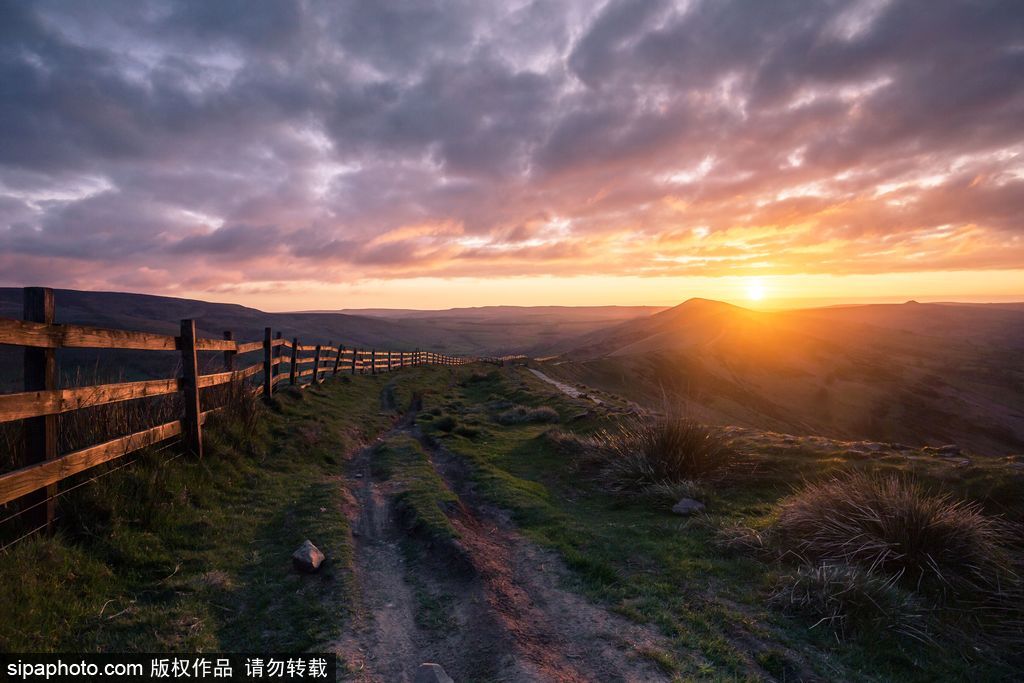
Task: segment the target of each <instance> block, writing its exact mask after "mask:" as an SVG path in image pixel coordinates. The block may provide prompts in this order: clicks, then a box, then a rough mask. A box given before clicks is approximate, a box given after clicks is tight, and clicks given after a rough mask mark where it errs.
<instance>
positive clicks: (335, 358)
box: [331, 345, 345, 375]
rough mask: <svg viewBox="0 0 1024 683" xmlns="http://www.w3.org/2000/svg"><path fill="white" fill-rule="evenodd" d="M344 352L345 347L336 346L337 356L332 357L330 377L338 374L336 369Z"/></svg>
mask: <svg viewBox="0 0 1024 683" xmlns="http://www.w3.org/2000/svg"><path fill="white" fill-rule="evenodd" d="M344 352H345V347H344V346H343V345H341V346H338V355H337V356H335V357H334V372H332V373H331V374H332V375H337V374H338V368H339V367H340V366H341V354H343V353H344Z"/></svg>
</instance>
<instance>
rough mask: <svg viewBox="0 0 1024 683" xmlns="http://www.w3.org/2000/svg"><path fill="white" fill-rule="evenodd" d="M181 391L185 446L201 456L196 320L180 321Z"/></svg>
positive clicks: (201, 434)
mask: <svg viewBox="0 0 1024 683" xmlns="http://www.w3.org/2000/svg"><path fill="white" fill-rule="evenodd" d="M181 369H182V377H181V393H182V399H183V401H184V403H185V415H184V418H183V419H182V430H183V433H184V437H185V439H184V441H185V448H186V449H188V451H189V452H190V453H192V454H193V455H195V456H196V457H197V458H202V457H203V431H202V425H200V423H199V413H200V412H201V411H200V409H199V361H198V359H197V358H196V321H195V320H182V321H181Z"/></svg>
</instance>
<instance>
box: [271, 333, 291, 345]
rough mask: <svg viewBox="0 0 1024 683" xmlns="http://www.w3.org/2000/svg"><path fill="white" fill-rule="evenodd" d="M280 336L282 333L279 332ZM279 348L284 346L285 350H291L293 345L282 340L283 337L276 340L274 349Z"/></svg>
mask: <svg viewBox="0 0 1024 683" xmlns="http://www.w3.org/2000/svg"><path fill="white" fill-rule="evenodd" d="M278 334H279V335H280V334H281V333H280V332H278ZM278 346H283V347H284V348H286V349H288V348H291V343H290V342H289V341H288V340H287V339H281V337H280V336H279V337H277V338H276V339H274V347H275V348H276V347H278Z"/></svg>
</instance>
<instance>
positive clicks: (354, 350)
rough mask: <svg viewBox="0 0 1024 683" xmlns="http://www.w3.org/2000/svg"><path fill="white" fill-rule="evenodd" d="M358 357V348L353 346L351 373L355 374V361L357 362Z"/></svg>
mask: <svg viewBox="0 0 1024 683" xmlns="http://www.w3.org/2000/svg"><path fill="white" fill-rule="evenodd" d="M358 359H359V349H357V348H353V349H352V374H353V375H354V374H356V363H357V362H358Z"/></svg>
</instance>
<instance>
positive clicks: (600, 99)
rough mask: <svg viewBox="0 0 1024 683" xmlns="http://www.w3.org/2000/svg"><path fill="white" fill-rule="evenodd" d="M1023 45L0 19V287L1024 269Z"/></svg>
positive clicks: (860, 26)
mask: <svg viewBox="0 0 1024 683" xmlns="http://www.w3.org/2000/svg"><path fill="white" fill-rule="evenodd" d="M1022 35H1024V8H1022V7H1021V5H1020V3H1018V2H1015V1H1012V0H990V1H988V2H983V3H978V2H967V1H957V0H931V1H928V2H924V1H923V0H859V1H858V2H852V3H836V2H830V1H827V0H821V1H820V2H807V1H802V0H801V1H796V0H794V1H791V2H790V1H784V2H773V3H751V2H747V1H745V0H688V1H685V2H683V1H681V2H676V3H673V2H668V1H667V0H664V1H658V2H639V1H637V0H611V1H610V2H607V3H605V4H604V5H603V6H599V7H595V6H594V5H593V4H592V3H588V2H582V1H576V0H564V1H555V0H525V1H522V2H513V3H491V4H488V3H477V2H469V1H467V0H443V1H442V2H437V3H418V2H400V1H394V2H379V3H367V2H357V1H355V0H352V1H350V2H317V1H315V0H308V1H304V2H299V1H298V0H296V1H295V2H284V1H283V2H276V3H262V4H256V5H254V4H252V3H247V2H218V3H208V2H199V1H195V2H171V1H166V2H165V1H161V0H147V1H146V2H129V1H127V0H121V1H114V0H111V1H109V2H98V3H51V2H44V1H40V2H35V3H31V2H29V3H26V2H13V1H4V0H0V253H2V254H3V258H2V262H3V266H4V268H3V277H2V279H3V280H4V283H3V284H21V283H23V282H26V281H44V280H46V281H51V282H53V284H54V285H66V286H82V287H109V288H115V287H139V288H145V289H147V290H148V291H169V292H170V291H175V290H176V288H180V287H182V286H184V285H183V283H190V284H189V286H192V287H208V288H214V287H221V288H225V287H226V288H230V287H236V286H243V285H247V286H249V287H250V288H258V287H260V286H264V285H265V286H272V285H273V286H276V284H274V283H282V282H287V281H289V280H294V281H319V282H322V283H325V284H328V283H337V282H346V281H355V280H359V279H365V278H378V279H389V278H408V277H418V276H440V277H455V276H479V277H483V276H489V275H496V274H506V275H517V274H522V275H526V274H551V275H579V274H607V275H641V276H650V277H656V276H661V275H678V274H701V275H735V274H746V273H751V272H755V271H756V272H780V273H782V272H787V273H789V272H792V273H814V272H831V273H838V274H842V273H875V272H897V271H905V270H907V269H918V270H927V269H944V268H949V269H953V268H963V267H968V266H969V267H971V268H978V269H986V268H1013V267H1019V266H1020V264H1021V263H1024V259H1022V258H1021V251H1022V247H1021V242H1020V233H1021V231H1022V224H1021V222H1020V219H1019V216H1020V215H1021V213H1022V211H1021V210H1022V209H1024V205H1022V201H1021V197H1022V196H1024V192H1022V190H1024V187H1022V185H1021V184H1022V182H1024V128H1022V126H1021V123H1020V122H1021V121H1024V43H1022V42H1021V39H1020V36H1022ZM425 226H426V227H425Z"/></svg>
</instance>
